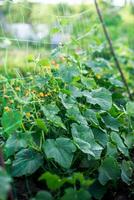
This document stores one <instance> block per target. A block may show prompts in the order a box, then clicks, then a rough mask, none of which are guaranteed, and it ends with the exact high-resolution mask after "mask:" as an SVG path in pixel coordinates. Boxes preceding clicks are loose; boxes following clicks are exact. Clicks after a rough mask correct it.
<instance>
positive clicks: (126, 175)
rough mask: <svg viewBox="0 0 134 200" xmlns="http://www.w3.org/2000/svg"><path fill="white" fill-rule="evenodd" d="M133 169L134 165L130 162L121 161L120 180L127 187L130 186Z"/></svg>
mask: <svg viewBox="0 0 134 200" xmlns="http://www.w3.org/2000/svg"><path fill="white" fill-rule="evenodd" d="M133 168H134V164H133V163H132V162H131V161H126V160H123V161H122V165H121V178H122V180H123V181H124V182H125V183H126V184H128V185H130V183H131V180H132V175H133Z"/></svg>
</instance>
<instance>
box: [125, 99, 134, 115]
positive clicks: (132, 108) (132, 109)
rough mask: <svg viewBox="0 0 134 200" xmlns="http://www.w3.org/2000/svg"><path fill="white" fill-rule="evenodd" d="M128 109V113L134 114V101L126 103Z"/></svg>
mask: <svg viewBox="0 0 134 200" xmlns="http://www.w3.org/2000/svg"><path fill="white" fill-rule="evenodd" d="M126 111H127V113H128V115H130V116H134V102H132V101H129V102H128V103H127V104H126Z"/></svg>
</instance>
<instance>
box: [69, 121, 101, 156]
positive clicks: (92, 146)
mask: <svg viewBox="0 0 134 200" xmlns="http://www.w3.org/2000/svg"><path fill="white" fill-rule="evenodd" d="M71 132H72V136H73V139H74V141H75V143H76V145H77V147H78V148H79V149H80V150H81V151H82V152H83V153H86V154H89V155H91V156H94V157H96V156H97V155H98V153H100V152H101V151H102V149H103V148H102V147H101V146H100V145H99V144H98V143H96V142H95V139H94V135H93V132H92V130H91V128H89V127H88V126H87V125H78V124H72V129H71ZM99 155H100V154H99ZM97 157H98V156H97ZM97 157H96V158H97Z"/></svg>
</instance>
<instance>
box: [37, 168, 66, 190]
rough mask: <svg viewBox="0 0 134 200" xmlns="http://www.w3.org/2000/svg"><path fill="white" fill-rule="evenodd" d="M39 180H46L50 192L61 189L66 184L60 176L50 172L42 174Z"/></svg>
mask: <svg viewBox="0 0 134 200" xmlns="http://www.w3.org/2000/svg"><path fill="white" fill-rule="evenodd" d="M39 180H45V181H46V183H47V186H48V188H49V189H50V190H56V189H59V188H60V187H61V186H62V185H63V184H64V181H63V180H62V179H60V177H59V176H57V175H56V174H51V173H50V172H45V173H44V174H42V175H41V177H40V178H39Z"/></svg>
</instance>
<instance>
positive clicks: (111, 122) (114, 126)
mask: <svg viewBox="0 0 134 200" xmlns="http://www.w3.org/2000/svg"><path fill="white" fill-rule="evenodd" d="M102 118H103V122H104V123H105V125H106V127H107V128H109V129H111V130H112V131H119V127H120V124H119V122H118V120H117V119H116V118H114V117H112V116H111V115H110V114H107V115H105V116H103V117H102Z"/></svg>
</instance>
